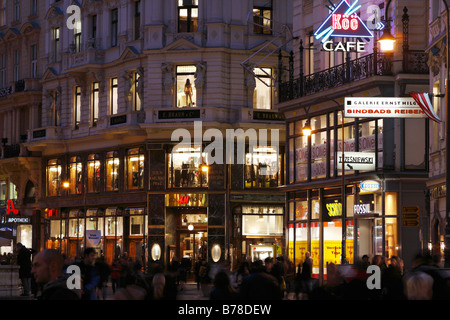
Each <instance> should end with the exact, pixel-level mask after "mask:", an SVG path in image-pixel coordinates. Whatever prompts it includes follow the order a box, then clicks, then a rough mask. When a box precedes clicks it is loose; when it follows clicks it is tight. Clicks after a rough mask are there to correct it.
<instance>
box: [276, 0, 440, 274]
mask: <svg viewBox="0 0 450 320" xmlns="http://www.w3.org/2000/svg"><path fill="white" fill-rule="evenodd" d="M325 4H326V5H327V6H325ZM333 5H334V6H331V5H330V4H329V3H323V2H317V1H294V35H295V36H296V37H297V40H296V42H295V45H294V48H296V50H295V51H294V62H295V70H296V71H295V76H294V77H293V78H291V79H290V81H287V82H283V83H282V84H281V86H280V90H279V91H280V103H279V104H278V108H279V109H280V110H281V111H282V112H283V113H284V114H285V117H286V122H287V123H286V125H287V127H286V175H287V180H286V186H285V192H286V220H287V226H286V227H287V230H288V237H287V248H288V251H287V252H288V255H289V257H290V258H291V260H293V261H295V263H296V265H298V264H299V263H301V262H302V261H303V260H304V256H305V253H306V252H310V253H311V257H312V259H313V273H314V276H315V277H317V278H319V279H325V278H326V274H327V265H328V264H330V263H333V264H346V263H349V264H354V263H356V262H357V261H359V260H360V259H361V258H362V256H363V255H368V256H369V258H370V259H373V258H374V257H375V256H382V257H385V258H386V259H388V258H390V257H392V256H399V257H400V258H402V259H403V261H404V263H405V267H406V268H409V267H410V266H411V263H412V261H413V258H414V256H415V255H416V254H418V253H423V250H426V241H424V239H426V238H427V237H428V234H429V225H428V219H427V202H426V197H425V193H424V190H425V189H426V184H427V180H428V169H429V167H428V156H429V149H428V132H429V128H430V127H431V124H430V121H431V120H429V119H425V118H421V119H412V118H408V117H398V118H394V117H383V116H380V117H370V116H369V114H364V115H363V116H361V115H360V114H357V115H356V116H354V115H353V116H352V115H351V114H350V115H349V114H348V113H346V114H344V108H345V101H346V98H355V97H359V98H375V97H378V98H381V100H382V98H386V99H387V98H389V97H399V98H402V99H403V98H406V97H409V98H410V93H411V92H428V88H429V84H428V72H429V69H428V65H427V56H426V53H425V51H424V50H425V47H426V45H425V43H427V39H428V35H427V33H426V32H424V30H426V25H427V23H428V21H427V18H426V17H424V16H423V11H424V8H428V4H427V2H426V1H387V2H382V1H380V2H376V3H372V2H368V1H359V2H358V5H361V7H360V8H359V10H357V11H353V12H352V13H349V14H348V16H347V12H348V11H351V10H352V9H351V7H350V5H351V4H349V3H347V2H346V1H342V2H339V1H337V2H335V3H334V4H333ZM342 8H344V9H345V10H344V11H340V10H343V9H342ZM347 10H348V11H347ZM344 12H345V14H344ZM343 14H344V15H343ZM350 15H351V19H350V18H348V19H347V20H345V19H346V18H345V17H346V16H347V17H349V16H350ZM343 17H344V18H343ZM377 17H378V18H379V19H378V18H377ZM344 20H345V21H344ZM327 23H330V24H331V26H329V28H330V29H325V28H326V27H327V26H328V25H327ZM378 23H382V24H378ZM380 25H381V27H380ZM383 25H384V26H385V27H384V29H383ZM363 26H366V27H367V28H364V29H362V27H363ZM353 27H354V28H353ZM387 28H388V30H390V32H391V34H392V35H393V36H394V37H395V39H396V42H395V46H394V50H393V52H384V51H381V47H378V40H379V39H380V38H381V37H382V35H383V31H386V30H387ZM352 30H353V31H352ZM346 32H347V33H346ZM352 32H353V33H352ZM357 32H363V33H357ZM368 32H370V33H368ZM333 33H334V35H336V36H334V35H332V36H330V34H333ZM370 34H372V36H373V37H370V36H369V35H370ZM327 36H330V37H329V38H328V40H327V41H326V42H325V40H326V39H325V40H324V38H326V37H327ZM381 100H380V101H381ZM358 115H359V117H358ZM306 125H309V126H310V127H311V129H312V132H311V133H310V134H305V133H303V131H302V129H303V128H304V127H305V126H306ZM346 154H347V155H349V156H355V157H368V156H369V155H370V157H372V160H371V162H372V164H373V167H371V168H362V169H361V170H355V168H354V167H352V166H348V164H347V163H346V161H347V160H345V161H342V157H345V155H346ZM348 161H350V160H348ZM358 168H360V167H358ZM368 187H370V188H368ZM424 243H425V245H424Z"/></svg>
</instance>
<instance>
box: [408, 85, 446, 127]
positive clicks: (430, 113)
mask: <svg viewBox="0 0 450 320" xmlns="http://www.w3.org/2000/svg"><path fill="white" fill-rule="evenodd" d="M410 95H411V97H413V98H414V100H415V101H416V102H417V104H418V105H419V106H420V108H421V109H422V111H423V112H424V113H425V114H426V115H427V117H428V118H430V119H431V120H433V121H436V122H441V119H439V117H438V116H437V115H436V113H435V112H434V109H433V104H432V103H431V100H430V95H429V93H427V92H421V93H419V92H411V93H410Z"/></svg>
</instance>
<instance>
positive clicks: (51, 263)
mask: <svg viewBox="0 0 450 320" xmlns="http://www.w3.org/2000/svg"><path fill="white" fill-rule="evenodd" d="M63 267H64V258H63V256H62V255H61V253H60V252H59V251H57V250H55V249H46V250H44V251H41V252H39V253H38V254H37V255H36V256H35V257H34V259H33V268H32V269H31V273H32V274H33V275H34V278H35V279H36V282H37V283H40V284H45V283H48V282H50V281H54V280H56V279H57V278H58V277H60V276H61V274H62V269H63Z"/></svg>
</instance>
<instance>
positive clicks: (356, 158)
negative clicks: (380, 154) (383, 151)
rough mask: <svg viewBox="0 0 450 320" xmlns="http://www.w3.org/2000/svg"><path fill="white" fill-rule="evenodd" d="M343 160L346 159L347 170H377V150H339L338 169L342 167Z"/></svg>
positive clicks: (345, 166)
mask: <svg viewBox="0 0 450 320" xmlns="http://www.w3.org/2000/svg"><path fill="white" fill-rule="evenodd" d="M342 161H344V168H345V170H364V171H374V170H375V152H344V156H342V152H341V151H338V152H337V165H338V167H337V168H338V170H339V169H342Z"/></svg>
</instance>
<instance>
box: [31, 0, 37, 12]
mask: <svg viewBox="0 0 450 320" xmlns="http://www.w3.org/2000/svg"><path fill="white" fill-rule="evenodd" d="M37 2H38V0H31V15H34V14H37Z"/></svg>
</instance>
